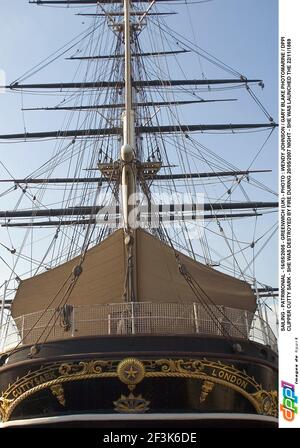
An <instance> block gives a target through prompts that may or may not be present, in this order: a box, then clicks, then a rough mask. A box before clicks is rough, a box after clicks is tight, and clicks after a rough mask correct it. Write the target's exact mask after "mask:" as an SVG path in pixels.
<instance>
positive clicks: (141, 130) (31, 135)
mask: <svg viewBox="0 0 300 448" xmlns="http://www.w3.org/2000/svg"><path fill="white" fill-rule="evenodd" d="M277 126H278V124H276V123H273V122H270V123H255V124H253V123H249V124H191V125H186V124H183V125H181V126H175V125H168V126H137V127H136V128H135V130H136V134H154V133H158V134H171V133H181V132H183V133H186V134H189V133H190V132H205V131H224V130H228V131H235V130H247V129H249V130H250V129H261V128H266V129H270V128H274V127H277ZM120 134H122V128H119V127H111V128H102V129H74V130H68V131H50V132H49V131H47V132H26V133H20V134H2V135H0V140H18V139H25V140H28V139H43V138H66V137H95V136H105V135H120Z"/></svg>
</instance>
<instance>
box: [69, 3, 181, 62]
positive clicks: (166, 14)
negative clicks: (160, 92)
mask: <svg viewBox="0 0 300 448" xmlns="http://www.w3.org/2000/svg"><path fill="white" fill-rule="evenodd" d="M145 12H146V11H132V12H131V15H132V16H143V15H144V14H145ZM175 14H178V12H175V11H172V12H147V16H173V15H175ZM75 15H76V16H84V17H107V16H113V17H115V16H117V17H118V16H122V15H123V13H122V12H114V11H107V12H99V13H94V14H84V13H78V14H75ZM132 56H133V55H132Z"/></svg>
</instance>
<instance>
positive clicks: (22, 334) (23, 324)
mask: <svg viewBox="0 0 300 448" xmlns="http://www.w3.org/2000/svg"><path fill="white" fill-rule="evenodd" d="M24 327H25V316H23V317H22V327H21V340H22V341H23V339H24Z"/></svg>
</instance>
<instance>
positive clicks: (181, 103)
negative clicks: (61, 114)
mask: <svg viewBox="0 0 300 448" xmlns="http://www.w3.org/2000/svg"><path fill="white" fill-rule="evenodd" d="M228 101H236V99H235V98H228V99H219V100H193V101H168V102H166V101H149V102H145V103H133V104H132V106H133V108H136V107H148V106H149V107H155V106H165V107H167V106H184V105H187V104H200V103H221V102H228ZM124 106H125V104H118V103H117V104H95V105H92V106H65V107H63V106H62V107H61V106H59V107H28V108H26V107H25V108H22V110H26V111H38V110H44V111H48V110H50V111H56V110H97V109H123V108H124Z"/></svg>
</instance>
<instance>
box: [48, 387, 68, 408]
mask: <svg viewBox="0 0 300 448" xmlns="http://www.w3.org/2000/svg"><path fill="white" fill-rule="evenodd" d="M50 390H51V392H52V394H53V395H54V396H55V397H56V398H57V401H58V402H59V403H60V404H61V405H62V406H66V399H65V392H64V388H63V385H62V384H54V385H53V386H50Z"/></svg>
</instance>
